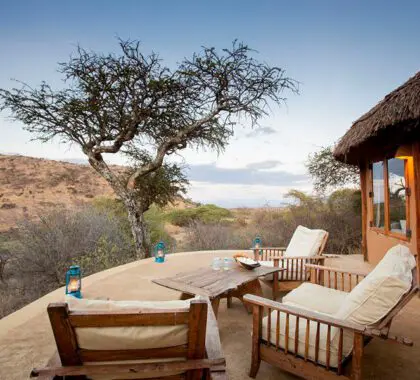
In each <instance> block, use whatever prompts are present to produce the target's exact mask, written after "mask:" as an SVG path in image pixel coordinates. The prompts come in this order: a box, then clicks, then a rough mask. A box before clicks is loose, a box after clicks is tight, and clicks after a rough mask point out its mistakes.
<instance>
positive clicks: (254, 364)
mask: <svg viewBox="0 0 420 380" xmlns="http://www.w3.org/2000/svg"><path fill="white" fill-rule="evenodd" d="M260 363H261V359H260V358H255V357H254V355H252V361H251V369H250V371H249V377H252V378H253V379H255V377H256V376H257V373H258V370H259V369H260Z"/></svg>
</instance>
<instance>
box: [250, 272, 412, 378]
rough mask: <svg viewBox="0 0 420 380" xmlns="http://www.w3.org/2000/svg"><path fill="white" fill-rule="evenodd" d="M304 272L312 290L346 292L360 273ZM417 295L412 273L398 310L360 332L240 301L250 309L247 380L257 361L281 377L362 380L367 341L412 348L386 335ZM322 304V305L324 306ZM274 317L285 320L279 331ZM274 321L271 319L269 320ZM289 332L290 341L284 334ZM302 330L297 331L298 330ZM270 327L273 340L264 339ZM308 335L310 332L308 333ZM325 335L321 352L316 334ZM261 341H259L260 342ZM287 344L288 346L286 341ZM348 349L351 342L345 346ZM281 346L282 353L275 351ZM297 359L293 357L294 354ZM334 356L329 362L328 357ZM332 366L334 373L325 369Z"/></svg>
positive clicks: (264, 302) (267, 303)
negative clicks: (301, 334)
mask: <svg viewBox="0 0 420 380" xmlns="http://www.w3.org/2000/svg"><path fill="white" fill-rule="evenodd" d="M306 267H307V269H308V270H309V271H310V280H311V282H312V283H314V284H318V285H322V286H325V287H329V288H333V289H337V290H342V291H346V292H350V291H351V290H352V289H353V287H355V286H356V285H357V284H358V283H359V281H360V280H361V279H363V278H364V277H365V276H366V273H360V272H346V271H343V270H339V269H334V268H329V267H323V266H319V265H307V266H306ZM417 292H418V282H417V278H416V270H413V281H412V285H411V288H410V290H409V291H408V292H407V293H406V294H405V295H404V296H403V297H402V298H401V299H400V301H399V302H398V304H397V305H396V306H395V307H394V308H393V309H392V310H391V311H390V312H389V313H388V314H387V315H386V316H385V317H383V318H382V319H381V320H380V321H379V322H378V323H377V324H375V325H373V326H369V327H367V326H362V325H359V324H355V323H351V322H348V321H343V320H340V319H336V318H334V317H331V316H328V315H326V314H321V313H317V312H314V311H310V310H307V309H303V308H300V307H296V306H292V305H286V304H282V303H279V302H275V301H271V300H268V299H265V298H262V297H258V296H254V295H246V296H245V297H244V299H245V301H246V302H248V303H249V304H250V305H252V307H253V336H252V364H251V370H250V376H251V377H253V378H254V377H256V375H257V372H258V369H259V366H260V362H261V360H263V361H266V362H268V363H270V364H272V365H275V366H277V367H279V368H281V369H283V370H285V371H287V372H290V373H293V374H295V375H297V376H300V377H302V378H305V379H311V380H318V379H319V380H321V379H322V380H324V379H326V380H328V379H353V380H360V379H362V360H363V347H364V346H365V345H366V344H368V343H369V342H370V341H371V340H372V339H373V338H379V339H383V340H388V341H392V342H396V343H400V344H403V345H406V346H412V345H413V342H412V341H410V340H409V339H407V338H403V337H397V336H394V335H392V334H391V333H390V327H391V323H392V320H393V318H394V317H395V316H396V315H397V314H398V312H399V311H400V310H401V309H402V308H403V307H404V306H405V305H406V304H407V303H408V302H409V301H410V300H411V299H412V298H413V296H414V295H415V294H416V293H417ZM325 302H328V300H325ZM273 311H274V312H275V313H277V318H276V319H275V321H272V318H273V317H272V312H273ZM265 312H266V313H267V314H266V315H267V320H266V328H267V330H266V331H263V323H262V321H263V317H264V313H265ZM280 313H284V314H285V318H283V320H285V326H281V327H280V326H279V322H278V321H281V320H282V318H280ZM274 315H276V314H274ZM293 323H294V326H295V331H294V335H293V334H292V335H293V337H292V338H291V337H290V336H289V335H290V333H289V331H290V329H292V328H293V326H292V324H293ZM302 324H303V325H302ZM274 325H275V339H273V338H272V336H270V335H271V334H272V331H273V328H272V326H274ZM299 326H303V327H304V328H305V334H304V344H303V343H302V341H299V339H298V337H299ZM280 328H282V329H284V331H285V332H284V335H283V336H282V339H283V341H281V342H280V331H281V330H280ZM312 329H314V330H312ZM335 329H338V334H337V336H338V350H337V352H335V351H334V352H333V350H332V348H331V343H330V339H331V337H332V334H333V333H334V331H337V330H335ZM310 331H316V336H315V348H314V349H315V360H313V359H311V358H310V357H309V351H310V348H309V345H310V344H312V347H314V346H313V342H312V343H310ZM321 331H324V332H325V331H326V334H327V339H326V340H325V342H322V343H323V344H324V343H325V344H326V346H323V347H321V340H320V332H321ZM263 336H265V339H264V338H263ZM345 337H347V338H349V337H350V339H353V348H352V352H351V354H350V355H349V356H347V357H346V358H344V360H343V359H342V358H343V340H344V339H345ZM273 340H274V341H275V344H273ZM290 340H293V343H290V342H289V341H290ZM350 343H351V340H350ZM280 344H282V346H283V347H280ZM321 348H322V349H324V348H325V357H323V359H324V360H322V361H321V351H320V350H321ZM296 353H297V354H296ZM334 354H335V355H337V356H336V357H335V358H334V357H333V355H334ZM333 360H336V363H338V366H337V368H333V367H332V366H331V363H332V361H333Z"/></svg>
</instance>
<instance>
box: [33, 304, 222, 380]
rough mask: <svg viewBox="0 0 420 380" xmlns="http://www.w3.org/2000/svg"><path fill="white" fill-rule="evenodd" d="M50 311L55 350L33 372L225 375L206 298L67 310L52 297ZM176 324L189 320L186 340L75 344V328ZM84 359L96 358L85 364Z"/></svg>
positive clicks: (217, 379) (171, 378) (217, 378)
mask: <svg viewBox="0 0 420 380" xmlns="http://www.w3.org/2000/svg"><path fill="white" fill-rule="evenodd" d="M48 315H49V318H50V322H51V327H52V330H53V333H54V337H55V341H56V344H57V351H58V354H56V355H55V356H54V357H53V358H52V359H51V360H50V361H49V362H48V364H47V366H46V367H45V368H42V369H33V370H32V372H31V377H38V378H39V379H44V380H46V379H63V378H65V379H77V380H78V379H87V378H90V377H97V378H100V377H101V375H106V376H107V378H109V376H112V378H115V379H133V378H139V379H141V378H144V376H145V375H147V376H148V377H147V378H149V379H150V378H153V379H158V378H159V379H165V380H166V379H167V380H178V379H187V380H198V379H214V380H227V374H226V366H225V359H224V355H223V352H222V349H221V344H220V338H219V330H218V327H217V322H216V318H215V316H214V313H213V309H212V308H211V307H210V306H209V303H208V301H206V300H192V301H191V304H190V307H189V308H182V309H178V310H174V309H169V310H162V309H154V310H151V309H137V310H125V311H118V312H115V311H113V312H111V311H104V312H98V311H83V312H81V311H70V310H69V308H68V305H67V304H66V303H54V304H50V305H49V306H48ZM174 325H187V326H188V337H187V344H185V345H180V346H174V347H164V348H146V349H124V350H121V349H119V350H109V349H108V350H89V349H82V348H80V347H79V344H78V337H77V334H76V331H75V329H76V328H77V329H80V328H92V327H94V328H96V327H100V328H106V327H128V326H130V327H140V326H174ZM171 358H175V359H172V360H174V361H169V360H171ZM144 359H148V360H147V362H146V363H135V364H133V362H128V363H127V364H125V363H124V361H128V360H130V361H136V360H137V361H139V360H144ZM168 359H169V360H168ZM86 362H100V363H98V364H96V363H94V364H95V365H91V363H89V364H90V365H86ZM106 362H109V363H106ZM113 362H115V363H113ZM170 373H177V374H176V375H174V374H170ZM137 374H138V377H137V376H136V375H137ZM168 374H169V375H168ZM114 376H115V377H114ZM150 376H151V377H150Z"/></svg>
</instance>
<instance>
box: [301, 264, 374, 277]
mask: <svg viewBox="0 0 420 380" xmlns="http://www.w3.org/2000/svg"><path fill="white" fill-rule="evenodd" d="M305 266H306V267H307V268H308V269H316V270H319V271H329V272H337V273H343V274H346V275H352V276H362V277H366V276H367V275H368V274H369V272H362V271H360V272H358V271H348V270H344V269H340V268H334V267H327V266H323V265H316V264H305Z"/></svg>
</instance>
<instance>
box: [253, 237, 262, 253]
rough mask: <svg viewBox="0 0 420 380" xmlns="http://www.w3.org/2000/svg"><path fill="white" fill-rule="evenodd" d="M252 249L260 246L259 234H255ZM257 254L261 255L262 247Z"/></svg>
mask: <svg viewBox="0 0 420 380" xmlns="http://www.w3.org/2000/svg"><path fill="white" fill-rule="evenodd" d="M252 246H253V248H254V250H257V249H258V248H261V247H262V239H261V236H256V237H255V239H254V241H253V244H252ZM259 254H260V255H262V249H260V251H259Z"/></svg>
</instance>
